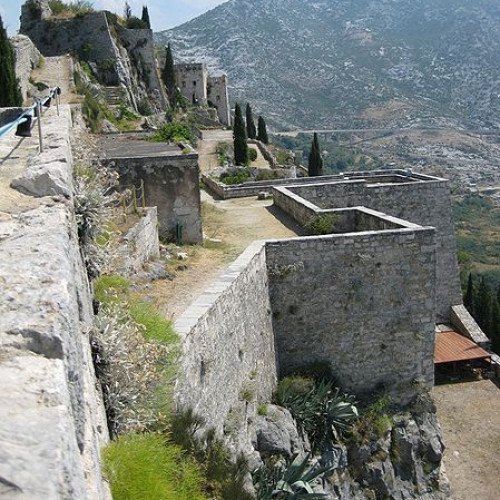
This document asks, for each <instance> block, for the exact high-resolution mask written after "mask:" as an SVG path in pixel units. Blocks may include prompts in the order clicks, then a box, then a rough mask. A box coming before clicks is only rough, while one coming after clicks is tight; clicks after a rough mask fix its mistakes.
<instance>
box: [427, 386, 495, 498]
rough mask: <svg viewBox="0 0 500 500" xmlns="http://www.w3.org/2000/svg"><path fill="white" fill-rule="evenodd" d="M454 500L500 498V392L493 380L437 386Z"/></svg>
mask: <svg viewBox="0 0 500 500" xmlns="http://www.w3.org/2000/svg"><path fill="white" fill-rule="evenodd" d="M433 396H434V399H435V401H436V405H437V409H438V418H439V422H440V424H441V427H442V429H443V434H444V441H445V445H446V452H445V459H444V463H445V467H446V473H447V476H448V478H449V479H450V483H451V488H452V494H453V498H454V500H472V499H474V500H498V499H499V498H500V472H499V470H498V460H499V453H500V389H499V387H498V386H497V385H496V384H495V383H494V382H492V381H491V380H481V381H477V382H463V383H457V384H447V385H440V386H436V387H435V388H434V390H433Z"/></svg>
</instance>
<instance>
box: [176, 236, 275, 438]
mask: <svg viewBox="0 0 500 500" xmlns="http://www.w3.org/2000/svg"><path fill="white" fill-rule="evenodd" d="M175 330H176V332H177V333H179V335H180V336H181V337H182V339H183V352H184V354H183V359H182V363H181V366H182V369H181V370H180V371H181V377H180V378H179V380H178V382H177V386H176V391H175V392H176V401H177V404H178V406H179V407H180V408H192V409H193V410H194V411H195V413H197V414H199V415H200V416H202V417H204V418H205V420H206V422H207V425H208V426H209V427H214V428H215V429H216V430H217V431H218V433H221V432H222V431H223V427H224V422H225V420H226V418H227V416H228V414H229V413H230V411H231V410H232V409H233V408H235V407H237V406H239V405H240V404H241V402H242V401H243V402H244V401H245V400H246V399H252V400H257V401H270V400H271V395H272V392H273V390H274V388H275V386H276V380H277V379H276V363H275V353H274V338H273V331H272V318H271V306H270V304H269V293H268V277H267V268H266V252H265V248H264V243H263V242H254V243H253V244H251V245H250V246H249V247H248V248H247V249H246V250H245V252H244V253H243V254H242V255H240V257H238V259H237V260H236V261H235V262H234V263H233V264H232V265H231V266H230V267H229V268H228V269H227V271H226V272H225V274H223V275H222V276H221V277H220V278H219V279H218V280H217V281H216V282H215V283H213V284H212V285H211V286H210V287H209V288H208V289H207V290H206V291H205V293H204V294H203V295H201V296H200V297H199V298H198V299H197V300H196V301H195V302H194V303H193V305H192V306H191V307H189V308H188V309H187V310H186V312H185V313H184V314H183V315H182V316H181V317H180V318H179V319H178V320H177V321H176V322H175ZM245 393H246V394H245Z"/></svg>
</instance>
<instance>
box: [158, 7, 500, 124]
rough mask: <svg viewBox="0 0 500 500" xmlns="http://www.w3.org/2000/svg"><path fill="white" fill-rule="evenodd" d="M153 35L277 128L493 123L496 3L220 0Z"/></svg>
mask: <svg viewBox="0 0 500 500" xmlns="http://www.w3.org/2000/svg"><path fill="white" fill-rule="evenodd" d="M156 41H157V42H158V43H160V44H165V43H166V42H167V41H171V42H172V43H173V47H174V51H175V52H176V55H177V56H178V58H179V59H183V60H192V59H195V58H196V59H199V58H200V57H202V58H204V59H205V60H206V61H207V62H208V64H209V66H211V67H213V68H220V69H224V70H225V71H227V73H228V74H229V77H230V82H231V86H232V88H231V97H232V98H233V99H245V100H249V101H251V102H252V103H253V104H254V107H255V108H256V109H257V110H258V111H259V112H261V113H263V114H264V115H266V116H267V117H268V118H269V119H270V121H271V122H273V123H274V125H275V126H277V127H287V126H289V127H300V128H320V127H323V128H324V127H326V128H334V127H340V128H342V127H355V126H397V125H404V126H408V125H414V126H416V125H419V124H420V125H424V124H425V125H452V126H453V125H459V126H460V125H463V126H488V127H491V126H494V127H500V57H499V54H500V2H499V1H498V0H475V1H474V2H470V0H453V1H450V0H230V1H229V2H227V3H225V4H222V5H220V6H219V7H217V8H215V9H213V10H212V11H209V12H207V13H206V14H204V15H202V16H200V17H198V18H196V19H194V20H192V21H190V22H188V23H186V24H183V25H182V26H179V27H177V28H174V29H172V30H169V31H165V32H161V33H157V34H156Z"/></svg>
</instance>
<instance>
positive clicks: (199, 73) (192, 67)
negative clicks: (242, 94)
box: [175, 63, 231, 125]
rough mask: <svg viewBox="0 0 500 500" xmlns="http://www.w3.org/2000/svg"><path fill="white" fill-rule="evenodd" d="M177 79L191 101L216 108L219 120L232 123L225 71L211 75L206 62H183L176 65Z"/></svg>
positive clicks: (178, 84) (181, 90) (184, 94)
mask: <svg viewBox="0 0 500 500" xmlns="http://www.w3.org/2000/svg"><path fill="white" fill-rule="evenodd" d="M175 80H176V84H177V87H178V88H179V90H180V92H181V94H182V95H183V97H185V98H186V99H188V100H189V102H192V103H193V104H197V105H199V106H203V107H206V106H208V107H211V108H214V109H216V110H217V115H218V118H219V121H220V122H221V123H222V124H224V125H231V113H230V107H229V96H228V91H227V76H226V75H225V74H224V73H218V74H216V75H212V76H210V75H209V73H208V69H207V66H206V64H205V63H182V64H176V65H175Z"/></svg>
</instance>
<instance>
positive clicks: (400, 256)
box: [266, 228, 435, 403]
mask: <svg viewBox="0 0 500 500" xmlns="http://www.w3.org/2000/svg"><path fill="white" fill-rule="evenodd" d="M266 256H267V266H268V269H269V289H270V297H271V307H272V311H273V328H274V335H275V338H276V350H277V355H278V360H279V368H280V373H281V375H286V374H289V373H292V372H294V371H296V370H298V369H305V368H307V367H308V366H310V365H314V364H317V363H326V364H328V365H329V366H330V367H331V370H332V372H333V373H334V374H335V376H336V377H337V379H338V381H339V384H340V385H341V386H342V387H343V388H345V389H346V390H349V391H351V392H354V393H363V392H370V391H373V390H375V389H376V388H377V387H381V386H384V387H386V389H387V391H389V392H390V393H391V395H392V396H393V397H394V398H395V400H397V401H400V402H402V403H407V402H408V401H410V400H412V399H413V398H414V396H415V395H416V394H418V393H419V392H420V391H422V390H423V389H426V388H429V387H430V386H431V385H432V383H433V380H434V365H433V349H434V347H433V346H434V328H435V324H434V318H435V305H434V304H435V303H434V293H435V254H434V229H432V228H405V229H393V230H383V231H365V232H359V233H351V234H338V235H330V236H323V237H306V238H296V239H293V240H281V241H270V242H268V243H267V245H266Z"/></svg>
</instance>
